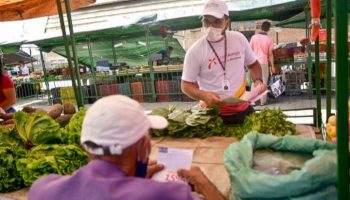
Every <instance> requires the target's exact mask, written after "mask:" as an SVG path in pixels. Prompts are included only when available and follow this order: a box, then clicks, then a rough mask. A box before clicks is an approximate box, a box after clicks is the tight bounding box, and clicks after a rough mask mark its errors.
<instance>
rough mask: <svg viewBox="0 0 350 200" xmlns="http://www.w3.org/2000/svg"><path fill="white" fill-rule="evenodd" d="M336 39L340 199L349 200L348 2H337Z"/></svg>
mask: <svg viewBox="0 0 350 200" xmlns="http://www.w3.org/2000/svg"><path fill="white" fill-rule="evenodd" d="M334 13H335V29H336V31H335V38H336V44H335V46H336V52H337V54H336V77H337V84H336V85H337V90H336V91H337V92H336V108H337V156H338V171H337V173H338V184H337V188H338V199H339V200H344V199H349V176H348V174H349V155H348V154H349V140H348V137H349V136H348V130H349V129H348V128H349V127H348V95H349V90H348V85H349V84H348V83H349V66H348V65H349V63H348V49H347V48H348V46H347V43H346V41H347V40H348V30H347V29H348V0H337V1H335V12H334Z"/></svg>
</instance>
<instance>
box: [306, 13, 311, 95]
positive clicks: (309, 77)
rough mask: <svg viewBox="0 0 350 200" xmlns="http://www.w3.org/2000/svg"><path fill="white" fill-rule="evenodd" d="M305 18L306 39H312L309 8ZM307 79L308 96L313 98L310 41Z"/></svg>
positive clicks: (309, 43) (309, 45) (308, 45)
mask: <svg viewBox="0 0 350 200" xmlns="http://www.w3.org/2000/svg"><path fill="white" fill-rule="evenodd" d="M305 17H306V21H305V22H306V38H310V29H309V28H308V27H309V24H310V16H309V8H307V9H305ZM307 79H308V82H309V87H308V95H309V98H311V97H312V87H313V85H312V57H311V42H310V41H309V42H308V44H307Z"/></svg>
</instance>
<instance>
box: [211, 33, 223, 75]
mask: <svg viewBox="0 0 350 200" xmlns="http://www.w3.org/2000/svg"><path fill="white" fill-rule="evenodd" d="M224 37H225V60H224V64H222V62H221V60H220V57H219V56H218V53H216V51H215V49H214V47H213V45H212V44H211V43H210V42H209V41H208V40H207V42H208V44H209V46H210V48H211V50H213V52H214V54H215V56H216V58H217V59H218V60H219V63H220V66H221V68H222V70H224V76H226V59H227V40H226V34H225V36H224Z"/></svg>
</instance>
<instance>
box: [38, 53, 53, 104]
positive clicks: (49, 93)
mask: <svg viewBox="0 0 350 200" xmlns="http://www.w3.org/2000/svg"><path fill="white" fill-rule="evenodd" d="M40 58H41V65H42V66H43V72H44V81H45V86H46V91H47V100H48V103H49V105H51V103H52V102H51V101H50V100H51V91H50V84H49V79H48V77H47V71H46V65H45V60H44V55H43V51H42V50H41V49H40Z"/></svg>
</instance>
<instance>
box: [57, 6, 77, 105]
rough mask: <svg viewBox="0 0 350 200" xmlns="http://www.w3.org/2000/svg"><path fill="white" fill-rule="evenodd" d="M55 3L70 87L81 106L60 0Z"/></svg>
mask: <svg viewBox="0 0 350 200" xmlns="http://www.w3.org/2000/svg"><path fill="white" fill-rule="evenodd" d="M56 4H57V10H58V15H59V18H60V24H61V30H62V36H63V41H64V47H65V50H66V54H67V61H68V66H69V69H70V77H71V79H72V87H73V90H74V94H75V98H76V101H77V104H78V106H79V107H80V106H81V102H80V99H79V98H78V89H77V85H76V81H75V80H76V79H75V76H74V69H73V63H72V58H71V56H70V49H69V44H68V39H67V34H66V27H65V24H64V20H63V11H62V5H61V1H60V0H56Z"/></svg>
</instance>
